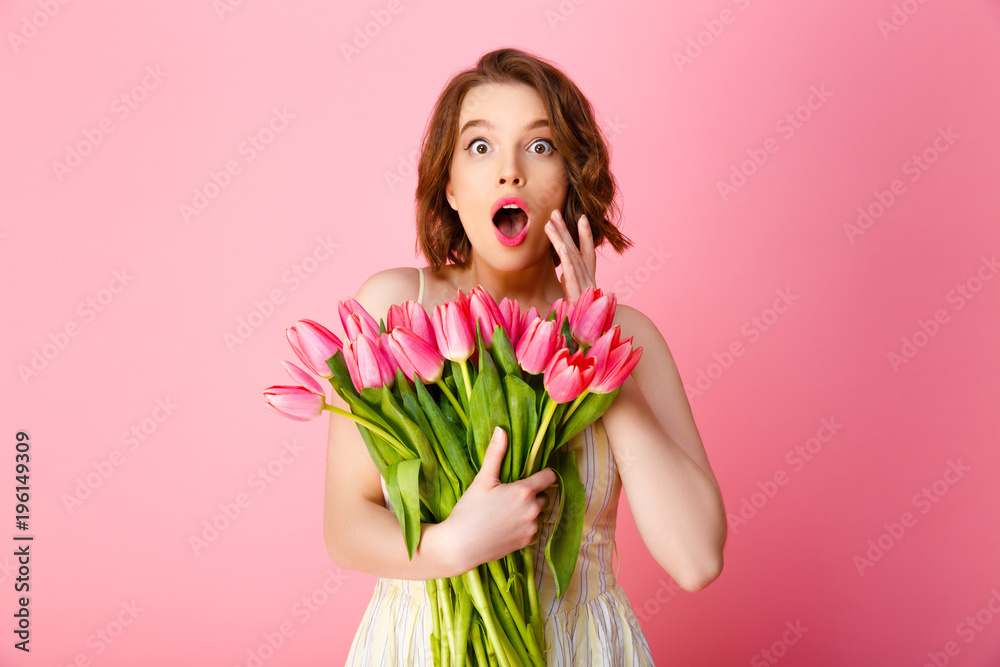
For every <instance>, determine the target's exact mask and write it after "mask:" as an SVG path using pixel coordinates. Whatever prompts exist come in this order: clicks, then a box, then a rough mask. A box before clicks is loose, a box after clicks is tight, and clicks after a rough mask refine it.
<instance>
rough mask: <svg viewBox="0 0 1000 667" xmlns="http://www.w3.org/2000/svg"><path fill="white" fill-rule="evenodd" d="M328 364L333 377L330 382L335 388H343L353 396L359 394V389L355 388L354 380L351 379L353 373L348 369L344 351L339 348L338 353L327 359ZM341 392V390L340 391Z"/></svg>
mask: <svg viewBox="0 0 1000 667" xmlns="http://www.w3.org/2000/svg"><path fill="white" fill-rule="evenodd" d="M326 365H327V366H329V367H330V372H332V373H333V377H331V378H330V384H332V385H333V386H334V388H338V387H339V388H342V389H344V390H345V391H347V392H348V393H350V394H351V395H352V396H359V394H358V390H357V389H355V388H354V381H353V380H351V373H350V371H348V370H347V361H346V360H345V359H344V352H343V351H342V350H337V353H336V354H335V355H333V356H332V357H330V358H329V359H327V360H326ZM338 393H339V392H338Z"/></svg>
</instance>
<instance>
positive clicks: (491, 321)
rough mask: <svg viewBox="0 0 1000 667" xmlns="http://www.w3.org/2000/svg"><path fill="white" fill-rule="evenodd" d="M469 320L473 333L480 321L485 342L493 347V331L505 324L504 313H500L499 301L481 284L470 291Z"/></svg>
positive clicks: (480, 328)
mask: <svg viewBox="0 0 1000 667" xmlns="http://www.w3.org/2000/svg"><path fill="white" fill-rule="evenodd" d="M469 322H470V324H471V325H472V332H473V335H475V331H476V322H479V330H480V332H481V333H482V335H483V343H484V344H485V345H486V347H487V348H490V347H492V346H493V331H494V330H495V329H496V328H497V327H498V326H503V315H501V314H500V307H499V306H497V302H496V301H494V300H493V297H492V296H491V295H490V293H489V292H487V291H486V290H485V289H483V288H482V286H480V285H476V286H475V287H473V288H472V291H471V292H469Z"/></svg>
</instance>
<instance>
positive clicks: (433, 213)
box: [416, 48, 632, 269]
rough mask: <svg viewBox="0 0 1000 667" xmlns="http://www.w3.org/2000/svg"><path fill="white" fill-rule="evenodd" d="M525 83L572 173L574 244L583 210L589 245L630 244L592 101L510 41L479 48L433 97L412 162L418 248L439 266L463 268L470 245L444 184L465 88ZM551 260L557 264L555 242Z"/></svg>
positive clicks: (569, 204) (569, 213) (566, 212)
mask: <svg viewBox="0 0 1000 667" xmlns="http://www.w3.org/2000/svg"><path fill="white" fill-rule="evenodd" d="M491 83H498V84H517V83H524V84H527V85H529V86H531V87H532V88H534V89H535V90H536V91H537V92H538V94H539V96H540V97H541V99H542V103H543V104H544V105H545V111H546V113H547V115H548V117H549V122H550V123H551V127H552V140H553V144H554V146H555V149H556V150H557V151H559V152H560V153H561V154H562V156H563V158H564V160H565V162H566V171H567V173H568V175H569V184H568V188H567V192H566V204H565V206H564V207H563V209H562V211H561V212H562V215H563V219H564V220H566V221H567V225H566V227H567V228H568V229H569V233H570V235H571V236H572V237H573V241H574V242H575V243H576V244H577V246H579V244H580V239H579V234H578V233H577V225H576V224H572V223H575V222H576V221H578V220H579V219H580V215H581V214H586V216H587V220H588V221H590V232H591V235H592V236H593V239H594V247H595V248H597V247H600V246H601V245H603V244H604V243H609V244H610V245H611V247H612V248H614V249H615V251H616V252H617V253H619V254H621V253H622V252H624V251H625V250H626V249H627V248H629V247H630V246H631V245H632V242H631V241H630V240H629V239H628V237H626V236H625V235H624V234H622V233H621V232H620V231H619V230H618V227H617V226H616V224H615V223H614V222H613V221H612V220H618V219H620V209H619V207H618V205H617V203H616V199H617V194H618V186H617V183H616V182H615V178H614V176H613V175H612V173H611V169H610V166H609V155H608V147H607V141H606V139H605V137H604V134H603V132H602V131H601V128H600V127H599V126H598V124H597V122H596V121H595V120H594V112H593V108H592V107H591V104H590V101H589V100H588V99H587V98H586V97H584V95H583V93H582V92H581V91H580V89H579V88H577V86H576V84H574V83H573V82H572V81H571V80H570V79H569V77H567V76H566V75H565V74H563V73H562V72H561V71H560V70H559V69H558V68H557V67H556V66H555V65H554V64H553V63H551V62H549V61H547V60H545V59H543V58H540V57H538V56H535V55H533V54H529V53H527V52H525V51H521V50H519V49H513V48H504V49H498V50H496V51H491V52H489V53H487V54H485V55H483V56H482V57H481V58H480V59H479V62H478V63H476V66H475V68H471V69H467V70H463V71H462V72H459V73H458V74H457V75H455V76H454V77H453V78H452V79H451V81H449V82H448V84H447V85H446V86H445V88H444V90H443V91H442V92H441V94H440V96H438V100H437V102H436V103H435V105H434V111H433V114H432V115H431V118H430V121H429V122H428V124H427V127H426V128H425V129H424V135H423V140H422V144H421V150H420V164H419V165H418V167H417V174H418V176H417V193H416V209H417V248H418V249H419V250H420V251H421V252H422V253H423V255H424V257H426V258H427V260H428V262H429V263H430V265H431V266H432V267H433V268H435V269H437V268H440V267H441V265H443V264H446V263H447V262H448V261H451V262H454V263H455V264H457V265H459V266H462V267H465V266H467V265H468V262H469V257H470V251H471V249H472V246H471V244H470V243H469V239H468V237H467V236H466V234H465V229H464V228H463V227H462V221H461V219H460V218H459V216H458V212H457V211H455V210H454V209H453V208H451V206H450V205H449V204H448V199H447V197H446V195H445V186H446V185H447V183H448V178H449V170H450V165H451V161H452V157H453V155H454V152H455V145H456V143H457V142H458V136H457V135H458V118H459V112H460V110H461V108H462V101H463V100H464V99H465V95H466V94H467V93H468V92H469V91H470V90H472V89H473V88H475V87H476V86H480V85H484V84H491ZM550 251H551V254H552V259H553V263H554V264H556V265H557V266H558V265H559V256H558V254H557V253H556V250H555V248H551V249H550Z"/></svg>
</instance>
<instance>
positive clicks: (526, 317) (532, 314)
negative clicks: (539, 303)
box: [514, 306, 539, 347]
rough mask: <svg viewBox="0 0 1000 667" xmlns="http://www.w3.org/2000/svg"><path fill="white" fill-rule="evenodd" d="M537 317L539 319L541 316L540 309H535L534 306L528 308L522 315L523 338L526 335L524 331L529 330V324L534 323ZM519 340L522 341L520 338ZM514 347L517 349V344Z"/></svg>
mask: <svg viewBox="0 0 1000 667" xmlns="http://www.w3.org/2000/svg"><path fill="white" fill-rule="evenodd" d="M536 317H539V315H538V309H537V308H535V307H534V306H532V307H531V308H528V310H527V312H524V313H521V335H522V336H523V335H524V330H525V329H527V328H528V324H529V323H530V322H532V321H534V319H535V318H536ZM518 340H520V337H518ZM514 345H515V347H516V346H517V343H515V344H514Z"/></svg>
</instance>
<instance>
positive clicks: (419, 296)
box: [417, 266, 424, 305]
mask: <svg viewBox="0 0 1000 667" xmlns="http://www.w3.org/2000/svg"><path fill="white" fill-rule="evenodd" d="M417 272H418V273H419V274H420V286H419V287H418V288H417V303H419V304H420V305H423V301H424V270H423V269H422V268H420V267H419V266H418V267H417Z"/></svg>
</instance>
